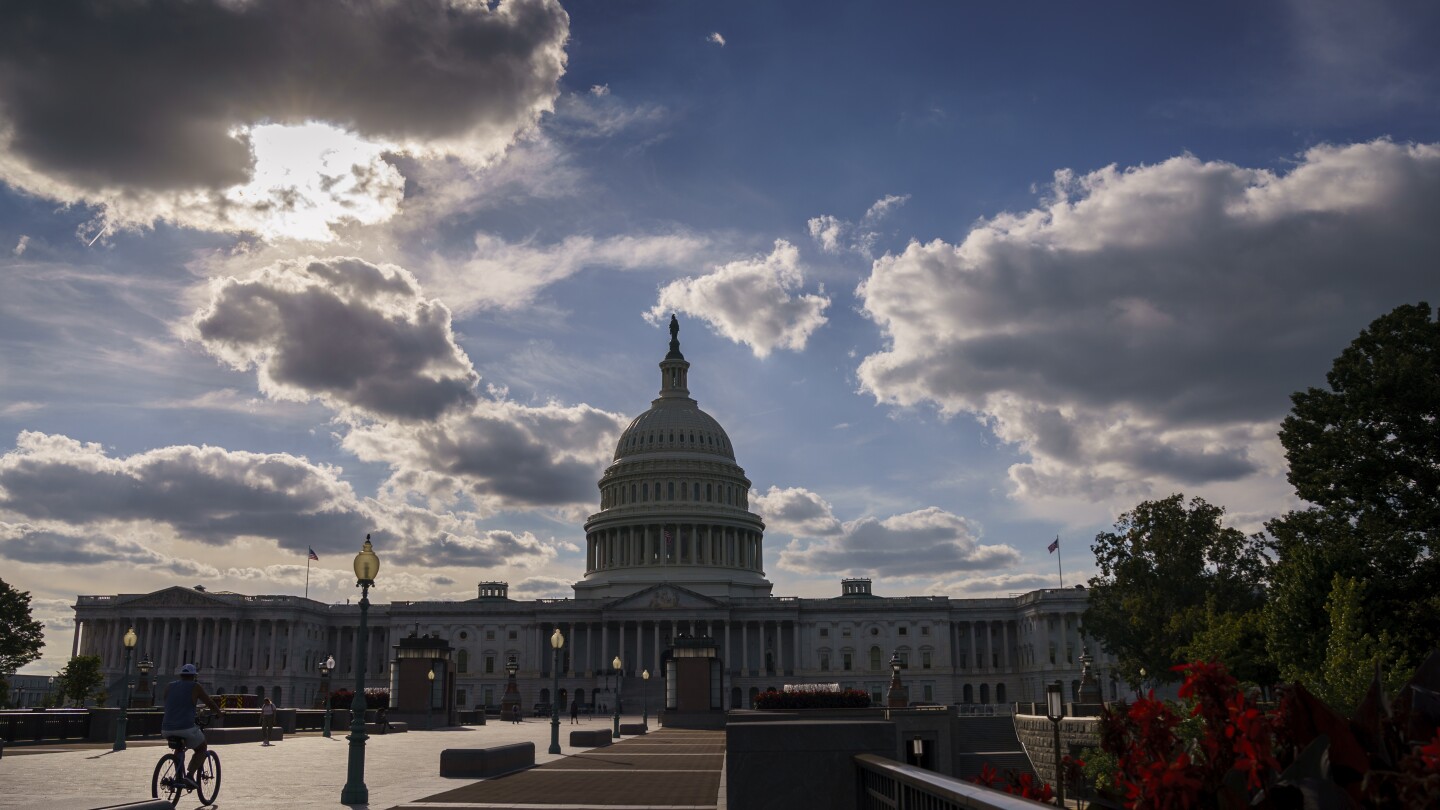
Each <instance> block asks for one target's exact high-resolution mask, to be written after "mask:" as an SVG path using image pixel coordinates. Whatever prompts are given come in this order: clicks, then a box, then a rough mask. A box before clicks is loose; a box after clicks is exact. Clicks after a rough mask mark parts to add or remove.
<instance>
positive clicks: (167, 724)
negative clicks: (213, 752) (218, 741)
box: [160, 664, 221, 788]
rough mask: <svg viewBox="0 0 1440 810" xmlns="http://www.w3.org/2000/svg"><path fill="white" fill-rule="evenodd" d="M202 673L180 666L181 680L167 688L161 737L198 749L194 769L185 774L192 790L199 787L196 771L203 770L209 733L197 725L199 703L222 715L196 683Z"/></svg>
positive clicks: (193, 758) (172, 682)
mask: <svg viewBox="0 0 1440 810" xmlns="http://www.w3.org/2000/svg"><path fill="white" fill-rule="evenodd" d="M199 672H200V671H199V670H198V669H196V668H195V665H194V664H186V665H184V666H182V667H180V670H179V671H178V672H177V673H176V674H177V675H179V676H180V680H178V681H171V682H170V684H169V685H168V686H166V687H165V717H164V719H162V720H161V721H160V734H161V736H164V737H180V738H182V739H184V740H185V745H186V747H188V748H194V749H195V754H194V755H193V756H192V757H190V767H189V768H188V769H187V770H186V773H185V786H186V787H188V788H196V787H199V785H198V783H196V781H195V778H194V777H195V771H197V770H199V768H200V763H202V762H204V761H205V750H206V748H205V732H203V731H201V730H200V727H199V726H197V725H195V703H196V702H197V701H199V702H201V703H204V704H205V705H206V706H207V707H209V708H210V710H211V711H214V712H216V713H221V709H220V704H219V703H216V702H215V699H214V698H212V697H210V696H209V695H207V694H205V690H204V689H203V688H202V687H201V686H200V684H199V683H197V682H196V680H195V677H196V676H197V675H198V674H199Z"/></svg>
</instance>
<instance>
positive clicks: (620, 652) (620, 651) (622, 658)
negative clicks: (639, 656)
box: [611, 619, 632, 675]
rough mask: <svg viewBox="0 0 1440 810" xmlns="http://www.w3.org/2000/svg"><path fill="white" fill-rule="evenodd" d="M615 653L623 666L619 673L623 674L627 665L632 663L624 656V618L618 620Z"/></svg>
mask: <svg viewBox="0 0 1440 810" xmlns="http://www.w3.org/2000/svg"><path fill="white" fill-rule="evenodd" d="M615 654H616V655H618V656H620V663H621V664H623V665H624V667H622V668H621V674H622V675H623V674H624V671H625V669H626V668H628V667H629V665H630V664H631V663H632V662H630V661H628V660H626V656H625V620H624V619H621V620H620V646H619V648H618V651H617V652H616V653H615ZM611 660H612V661H613V660H614V659H613V658H612V659H611Z"/></svg>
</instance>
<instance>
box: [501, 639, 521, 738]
mask: <svg viewBox="0 0 1440 810" xmlns="http://www.w3.org/2000/svg"><path fill="white" fill-rule="evenodd" d="M519 671H520V662H519V661H517V660H515V656H513V655H512V656H510V657H508V658H506V659H505V674H506V675H507V676H509V677H508V679H507V680H506V681H505V697H503V698H501V699H500V719H501V720H509V721H510V722H512V723H518V722H520V687H519V686H517V685H516V683H515V673H517V672H519Z"/></svg>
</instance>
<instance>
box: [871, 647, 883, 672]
mask: <svg viewBox="0 0 1440 810" xmlns="http://www.w3.org/2000/svg"><path fill="white" fill-rule="evenodd" d="M880 659H881V653H880V648H879V647H871V648H870V668H871V669H872V670H875V669H879V668H880Z"/></svg>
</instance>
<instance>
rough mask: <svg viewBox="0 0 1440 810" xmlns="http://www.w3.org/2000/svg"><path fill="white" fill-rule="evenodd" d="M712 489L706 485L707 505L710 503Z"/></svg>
mask: <svg viewBox="0 0 1440 810" xmlns="http://www.w3.org/2000/svg"><path fill="white" fill-rule="evenodd" d="M710 487H711V485H710V484H706V485H705V501H706V503H709V502H710Z"/></svg>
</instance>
